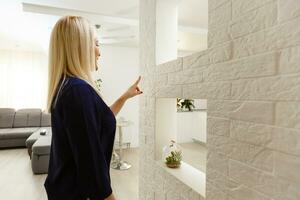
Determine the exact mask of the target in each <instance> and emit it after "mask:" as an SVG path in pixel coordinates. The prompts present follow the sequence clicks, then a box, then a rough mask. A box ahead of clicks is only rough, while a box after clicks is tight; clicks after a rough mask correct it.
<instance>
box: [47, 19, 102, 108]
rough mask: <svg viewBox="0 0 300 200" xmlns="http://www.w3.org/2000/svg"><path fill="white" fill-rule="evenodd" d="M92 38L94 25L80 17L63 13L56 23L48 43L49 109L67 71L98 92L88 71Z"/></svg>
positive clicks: (93, 61)
mask: <svg viewBox="0 0 300 200" xmlns="http://www.w3.org/2000/svg"><path fill="white" fill-rule="evenodd" d="M95 40H96V35H95V31H94V29H93V28H92V27H91V25H90V24H89V22H88V21H87V20H86V19H84V18H82V17H79V16H65V17H62V18H61V19H59V20H58V21H57V23H56V24H55V26H54V28H53V30H52V33H51V39H50V46H49V84H48V99H47V111H48V112H51V106H52V104H53V101H54V98H55V94H56V91H57V89H58V87H59V83H60V80H61V78H65V77H66V76H67V75H68V76H75V77H78V78H80V79H83V80H84V81H86V82H87V83H88V84H89V85H91V86H92V87H93V88H94V89H95V91H96V92H97V93H98V94H99V95H100V93H99V92H98V90H97V89H96V88H97V87H96V85H95V82H94V81H93V78H92V75H91V72H92V71H93V70H95V68H96V55H95Z"/></svg>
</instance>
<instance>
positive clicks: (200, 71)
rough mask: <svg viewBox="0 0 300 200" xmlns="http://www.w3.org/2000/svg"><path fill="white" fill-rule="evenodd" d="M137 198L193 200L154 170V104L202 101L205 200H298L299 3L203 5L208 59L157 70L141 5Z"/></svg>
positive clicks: (262, 0) (197, 57)
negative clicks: (161, 100) (204, 107)
mask: <svg viewBox="0 0 300 200" xmlns="http://www.w3.org/2000/svg"><path fill="white" fill-rule="evenodd" d="M140 13H141V20H140V36H141V38H140V39H141V46H140V52H141V53H140V64H141V74H142V75H143V77H144V79H143V81H142V87H143V89H144V91H145V92H144V95H142V97H141V101H140V147H141V152H140V172H139V173H140V179H139V199H140V200H144V199H147V200H148V199H149V200H150V199H151V200H154V199H155V200H160V199H163V200H177V199H184V200H199V199H203V198H202V197H201V196H200V195H198V194H197V193H196V192H194V191H193V190H192V189H190V188H189V187H187V186H186V185H184V184H183V183H181V182H180V181H179V180H177V179H175V178H174V177H172V176H171V175H170V174H168V173H166V172H165V171H164V170H163V169H161V168H160V167H159V166H157V165H156V164H155V162H154V152H155V151H154V150H155V138H154V135H155V132H154V131H155V98H157V97H174V98H176V97H185V98H202V99H208V123H207V126H208V133H207V134H208V135H207V136H208V141H207V145H208V152H209V153H208V158H207V159H208V160H207V186H206V199H208V200H223V199H224V200H256V199H259V200H299V199H300V102H299V100H300V1H299V0H251V1H250V0H209V34H208V43H209V44H208V46H209V48H208V49H207V50H206V51H203V52H200V53H197V54H194V55H191V56H188V57H184V58H183V59H182V58H180V59H177V60H175V61H171V62H168V63H165V64H162V65H159V66H155V0H141V1H140Z"/></svg>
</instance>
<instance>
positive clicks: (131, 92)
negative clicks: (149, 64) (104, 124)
mask: <svg viewBox="0 0 300 200" xmlns="http://www.w3.org/2000/svg"><path fill="white" fill-rule="evenodd" d="M140 80H141V76H139V78H138V80H137V81H136V82H135V83H134V84H133V85H132V86H130V88H128V90H127V91H126V92H125V93H124V94H123V95H122V96H121V97H120V98H119V99H118V100H117V101H116V102H114V104H113V105H112V106H110V109H111V111H112V112H113V113H114V115H115V116H116V115H117V114H118V113H119V111H120V110H121V108H122V107H123V105H124V103H125V101H127V99H129V98H131V97H134V96H136V95H139V94H142V93H143V92H142V91H141V90H140V88H139V86H138V84H139V82H140Z"/></svg>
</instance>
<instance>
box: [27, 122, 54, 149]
mask: <svg viewBox="0 0 300 200" xmlns="http://www.w3.org/2000/svg"><path fill="white" fill-rule="evenodd" d="M44 129H45V130H46V135H40V132H41V131H42V130H44ZM51 134H52V130H51V127H41V128H39V129H38V130H36V131H35V132H34V133H33V134H31V135H30V136H29V137H28V138H27V140H26V142H25V143H26V147H27V148H31V147H32V145H33V144H34V143H35V142H36V141H37V140H38V139H39V138H40V137H45V136H48V135H51Z"/></svg>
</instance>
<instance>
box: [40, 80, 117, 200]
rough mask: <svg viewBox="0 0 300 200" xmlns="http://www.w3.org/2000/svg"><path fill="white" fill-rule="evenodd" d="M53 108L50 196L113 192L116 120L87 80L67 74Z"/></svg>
mask: <svg viewBox="0 0 300 200" xmlns="http://www.w3.org/2000/svg"><path fill="white" fill-rule="evenodd" d="M56 98H57V101H54V103H55V102H56V105H55V106H54V107H53V108H52V110H51V114H52V115H51V121H52V143H51V153H50V163H49V170H48V177H47V179H46V181H45V188H46V190H47V194H48V199H50V200H51V199H55V200H59V199H69V200H73V199H74V200H75V199H86V198H90V199H104V198H106V197H107V196H109V195H110V194H111V193H112V189H111V186H110V185H111V184H110V175H109V168H110V160H111V155H112V149H113V143H114V137H115V129H116V120H115V116H114V114H113V113H112V111H111V110H110V108H109V107H108V106H107V105H106V104H105V102H104V101H103V100H102V99H101V97H100V96H99V95H98V94H97V93H96V92H95V90H94V89H93V88H92V87H91V86H90V85H89V84H88V83H86V82H85V81H83V80H81V79H79V78H76V77H67V78H66V80H65V82H64V84H63V87H62V88H61V90H60V91H59V92H58V96H56Z"/></svg>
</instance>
